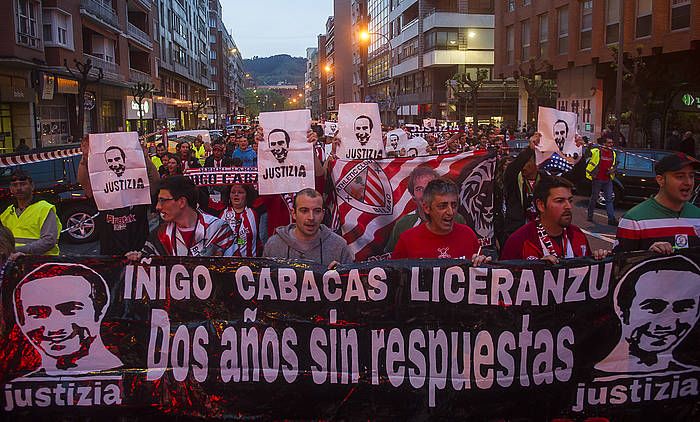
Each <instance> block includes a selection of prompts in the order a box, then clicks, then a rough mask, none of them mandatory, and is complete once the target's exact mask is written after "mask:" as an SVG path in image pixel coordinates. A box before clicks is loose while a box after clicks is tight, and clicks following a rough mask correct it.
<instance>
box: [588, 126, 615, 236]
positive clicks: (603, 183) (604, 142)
mask: <svg viewBox="0 0 700 422" xmlns="http://www.w3.org/2000/svg"><path fill="white" fill-rule="evenodd" d="M598 145H599V146H598V147H597V148H591V150H590V153H591V156H590V158H589V159H588V162H587V163H586V178H587V179H588V180H590V181H591V198H590V200H589V201H588V221H593V211H594V210H595V207H596V204H597V203H598V197H599V196H600V192H601V191H602V192H603V196H604V197H605V210H606V212H607V213H608V224H609V225H611V226H616V225H617V219H616V218H615V207H614V205H613V180H614V179H615V172H616V171H617V164H618V162H617V153H616V152H615V150H614V149H613V147H614V145H615V143H614V141H613V140H612V138H600V139H598Z"/></svg>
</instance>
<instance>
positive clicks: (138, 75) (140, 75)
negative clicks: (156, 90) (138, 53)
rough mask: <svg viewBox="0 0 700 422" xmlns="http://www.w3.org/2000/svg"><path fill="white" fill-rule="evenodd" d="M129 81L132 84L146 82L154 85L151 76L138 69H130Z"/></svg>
mask: <svg viewBox="0 0 700 422" xmlns="http://www.w3.org/2000/svg"><path fill="white" fill-rule="evenodd" d="M129 80H130V81H131V82H144V83H152V82H153V79H152V78H151V75H149V74H148V73H146V72H141V71H140V70H136V69H131V68H130V69H129Z"/></svg>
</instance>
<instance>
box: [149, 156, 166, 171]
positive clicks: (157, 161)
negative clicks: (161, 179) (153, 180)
mask: <svg viewBox="0 0 700 422" xmlns="http://www.w3.org/2000/svg"><path fill="white" fill-rule="evenodd" d="M151 162H152V163H153V165H154V166H156V170H158V169H160V166H162V165H163V160H161V159H160V157H159V156H157V155H154V156H153V157H151Z"/></svg>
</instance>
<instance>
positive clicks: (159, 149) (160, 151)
mask: <svg viewBox="0 0 700 422" xmlns="http://www.w3.org/2000/svg"><path fill="white" fill-rule="evenodd" d="M164 159H165V145H164V144H163V143H159V144H156V155H154V156H153V157H151V162H152V163H153V165H154V166H156V170H160V168H161V166H162V165H163V164H165V163H164V162H163V160H164ZM166 161H167V160H166Z"/></svg>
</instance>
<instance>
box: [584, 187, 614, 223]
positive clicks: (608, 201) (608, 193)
mask: <svg viewBox="0 0 700 422" xmlns="http://www.w3.org/2000/svg"><path fill="white" fill-rule="evenodd" d="M601 190H602V191H603V196H604V197H605V211H607V213H608V220H614V219H615V207H614V206H613V181H612V180H593V181H592V182H591V199H590V200H589V201H588V218H593V210H594V209H595V207H596V203H597V202H598V196H599V195H600V191H601Z"/></svg>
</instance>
